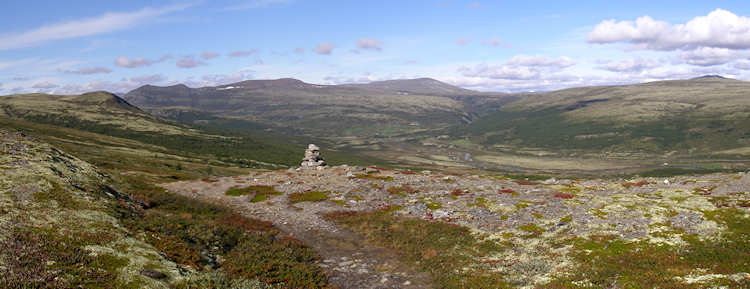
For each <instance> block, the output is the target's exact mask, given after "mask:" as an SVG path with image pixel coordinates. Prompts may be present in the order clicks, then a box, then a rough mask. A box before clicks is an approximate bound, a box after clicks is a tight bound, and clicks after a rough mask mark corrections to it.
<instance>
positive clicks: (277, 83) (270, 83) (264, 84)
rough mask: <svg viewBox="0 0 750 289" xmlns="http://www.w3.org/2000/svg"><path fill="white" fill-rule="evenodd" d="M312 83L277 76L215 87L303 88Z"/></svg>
mask: <svg viewBox="0 0 750 289" xmlns="http://www.w3.org/2000/svg"><path fill="white" fill-rule="evenodd" d="M310 85H312V84H309V83H305V82H303V81H302V80H299V79H295V78H279V79H254V80H245V81H240V82H235V83H230V84H225V85H219V86H216V89H220V90H223V89H235V88H243V89H259V88H269V87H283V88H305V87H308V86H310Z"/></svg>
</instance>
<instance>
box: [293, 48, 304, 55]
mask: <svg viewBox="0 0 750 289" xmlns="http://www.w3.org/2000/svg"><path fill="white" fill-rule="evenodd" d="M294 53H296V54H305V48H303V47H297V48H295V49H294Z"/></svg>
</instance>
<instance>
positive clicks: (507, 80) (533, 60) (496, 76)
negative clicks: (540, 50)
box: [454, 54, 579, 91]
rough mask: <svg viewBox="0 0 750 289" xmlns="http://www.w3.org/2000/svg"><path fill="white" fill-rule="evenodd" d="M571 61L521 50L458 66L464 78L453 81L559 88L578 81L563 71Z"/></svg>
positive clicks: (514, 87) (476, 85)
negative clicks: (503, 59) (499, 58)
mask: <svg viewBox="0 0 750 289" xmlns="http://www.w3.org/2000/svg"><path fill="white" fill-rule="evenodd" d="M574 64H575V61H574V60H573V59H571V58H570V57H567V56H561V57H557V58H549V57H547V56H543V55H524V54H521V55H516V56H513V57H511V58H510V59H509V60H508V61H506V62H505V63H501V64H494V65H493V64H487V63H481V64H478V65H475V66H473V67H467V66H460V67H458V69H457V71H458V72H459V73H460V74H461V76H463V77H465V78H462V79H457V80H454V82H456V83H461V84H463V85H466V86H467V87H471V88H488V87H496V86H498V85H503V90H504V91H518V90H537V89H542V88H545V89H550V88H558V87H564V86H565V85H568V84H571V83H574V82H575V81H579V78H578V77H577V76H572V75H570V74H565V73H562V71H563V70H564V69H565V68H567V67H570V66H572V65H574Z"/></svg>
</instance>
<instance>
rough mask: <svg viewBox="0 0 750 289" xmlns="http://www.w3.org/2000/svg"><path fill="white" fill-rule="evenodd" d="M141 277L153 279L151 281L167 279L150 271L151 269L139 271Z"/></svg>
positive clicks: (162, 274)
mask: <svg viewBox="0 0 750 289" xmlns="http://www.w3.org/2000/svg"><path fill="white" fill-rule="evenodd" d="M141 275H143V276H146V277H149V278H153V279H164V278H167V275H165V274H164V273H162V272H159V271H156V270H152V269H143V270H141Z"/></svg>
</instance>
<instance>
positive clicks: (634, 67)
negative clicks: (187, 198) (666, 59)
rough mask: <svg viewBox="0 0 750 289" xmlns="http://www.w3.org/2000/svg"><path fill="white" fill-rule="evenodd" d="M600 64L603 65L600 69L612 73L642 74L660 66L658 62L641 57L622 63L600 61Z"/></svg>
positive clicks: (622, 61)
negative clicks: (646, 70)
mask: <svg viewBox="0 0 750 289" xmlns="http://www.w3.org/2000/svg"><path fill="white" fill-rule="evenodd" d="M599 63H600V64H601V65H600V66H599V67H598V68H600V69H604V70H607V71H612V72H641V71H643V70H645V69H649V68H654V67H658V66H659V65H660V63H659V62H658V61H654V60H650V59H644V58H640V57H637V58H633V59H626V60H621V61H611V60H610V61H600V62H599Z"/></svg>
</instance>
